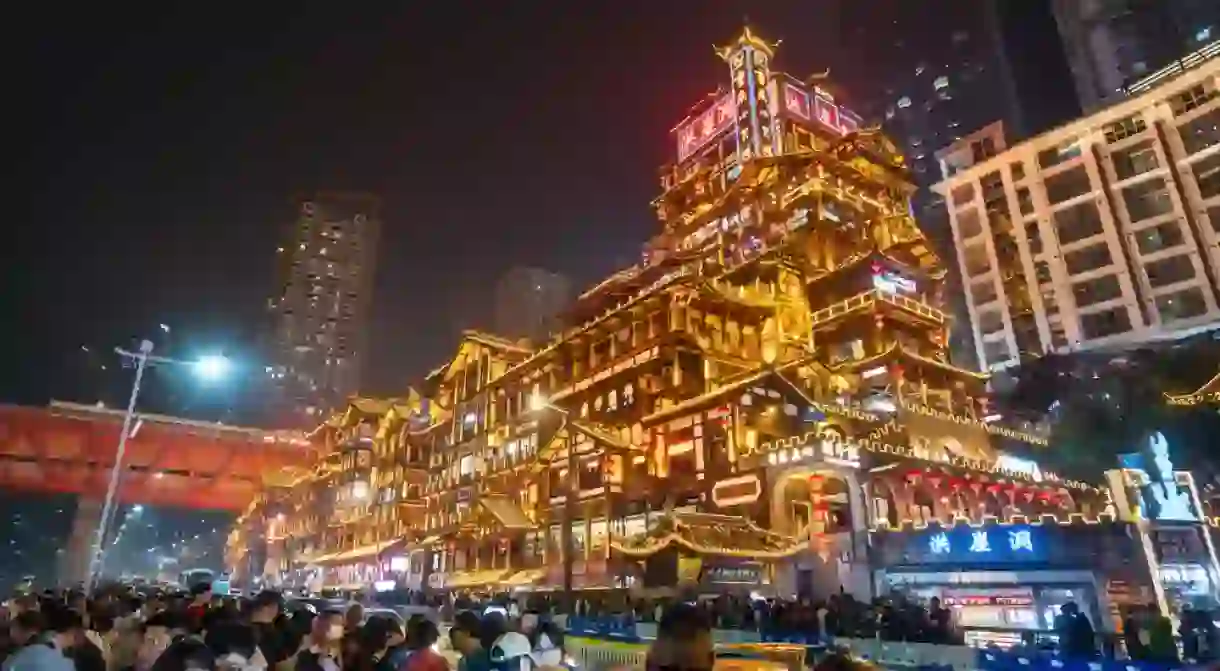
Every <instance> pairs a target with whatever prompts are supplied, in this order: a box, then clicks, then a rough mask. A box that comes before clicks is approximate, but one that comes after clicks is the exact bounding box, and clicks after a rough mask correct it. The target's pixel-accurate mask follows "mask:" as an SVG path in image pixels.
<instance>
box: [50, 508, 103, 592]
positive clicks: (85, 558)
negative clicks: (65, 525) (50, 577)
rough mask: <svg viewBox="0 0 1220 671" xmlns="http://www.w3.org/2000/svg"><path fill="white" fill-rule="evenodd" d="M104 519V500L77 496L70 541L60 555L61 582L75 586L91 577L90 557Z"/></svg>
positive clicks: (61, 583) (59, 573) (69, 536)
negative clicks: (99, 525) (98, 529)
mask: <svg viewBox="0 0 1220 671" xmlns="http://www.w3.org/2000/svg"><path fill="white" fill-rule="evenodd" d="M101 519H102V500H101V499H100V498H96V499H95V498H89V497H87V496H80V497H77V500H76V513H75V515H74V516H73V518H72V530H71V531H70V532H69V534H68V542H67V544H66V545H65V547H64V551H63V552H62V553H60V555H59V572H58V576H59V584H60V585H63V586H74V585H78V584H81V583H84V582H85V581H86V580H88V579H89V558H90V556H91V553H92V552H93V541H94V540H96V534H97V525H98V522H99V521H101Z"/></svg>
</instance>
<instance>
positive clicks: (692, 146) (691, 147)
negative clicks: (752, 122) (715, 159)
mask: <svg viewBox="0 0 1220 671" xmlns="http://www.w3.org/2000/svg"><path fill="white" fill-rule="evenodd" d="M735 118H737V108H736V107H735V106H734V105H733V96H731V95H726V96H724V97H723V98H721V99H720V100H718V101H716V104H715V105H712V106H711V107H710V108H708V109H707V110H706V111H704V112H703V113H702V114H700V115H699V116H697V117H695V118H694V119H691V120H690V121H688V122H686V124H684V125H682V126H679V127H678V129H677V131H676V132H677V134H678V160H679V161H685V160H686V158H687V157H688V156H690V155H691V154H693V153H695V152H696V151H698V150H699V149H700V148H701V147H703V145H705V144H707V143H708V142H709V141H711V140H712V138H714V137H716V136H717V135H720V134H721V133H722V132H724V131H726V130H728V128H729V127H730V126H732V125H733V120H734V119H735Z"/></svg>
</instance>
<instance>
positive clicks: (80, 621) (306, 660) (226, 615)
mask: <svg viewBox="0 0 1220 671" xmlns="http://www.w3.org/2000/svg"><path fill="white" fill-rule="evenodd" d="M2 617H4V618H5V619H6V622H5V624H6V626H5V627H3V630H2V631H3V636H2V640H0V655H3V660H4V661H3V664H2V669H3V671H73V670H75V671H187V670H192V671H195V670H198V671H210V670H216V669H226V670H239V669H242V670H244V669H279V670H281V671H287V670H289V669H297V670H299V671H339V670H343V671H349V670H350V671H445V670H446V669H447V668H448V663H447V662H446V661H445V659H444V658H443V657H441V656H440V655H439V654H438V653H437V652H436V651H435V650H434V649H433V646H434V644H435V643H436V641H437V637H438V630H437V625H436V623H434V622H432V621H430V620H428V619H427V618H425V617H422V616H421V617H415V618H411V619H410V620H408V621H407V622H406V624H405V626H404V625H403V624H402V623H401V622H400V621H399V620H398V619H396V618H393V617H388V616H379V615H373V616H370V617H365V613H364V612H363V609H362V607H361V606H359V605H358V604H353V605H352V606H350V607H348V608H346V609H343V610H327V611H323V612H312V611H311V610H309V609H299V610H297V611H295V612H293V613H292V614H291V615H289V614H288V613H287V612H285V609H284V602H283V599H282V597H281V596H280V594H279V593H277V592H271V591H267V592H262V593H259V594H257V595H255V596H254V597H252V598H248V599H234V598H227V597H218V596H214V595H213V594H212V592H211V587H210V586H208V585H199V586H196V587H194V588H193V589H192V590H190V592H189V593H185V594H168V595H153V596H149V597H137V596H133V595H131V594H129V593H121V592H113V591H112V592H102V593H99V594H96V595H94V596H93V597H91V598H86V596H85V595H84V594H82V593H79V592H53V591H47V592H43V593H41V594H27V595H23V596H20V597H17V598H14V599H12V600H10V601H9V602H8V604H7V606H6V607H5V609H4V612H3V614H2Z"/></svg>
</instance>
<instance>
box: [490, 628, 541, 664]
mask: <svg viewBox="0 0 1220 671" xmlns="http://www.w3.org/2000/svg"><path fill="white" fill-rule="evenodd" d="M533 652H534V649H533V646H531V645H530V640H529V639H528V638H526V636H525V634H522V633H520V632H516V631H509V632H505V633H503V634H500V637H499V638H497V639H496V640H495V642H494V643H492V644H491V650H489V651H488V657H489V658H490V659H491V668H492V669H493V671H531V670H532V669H533V668H534V667H535V666H538V665H539V664H538V660H536V659H534V655H533Z"/></svg>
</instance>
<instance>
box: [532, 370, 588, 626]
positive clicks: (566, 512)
mask: <svg viewBox="0 0 1220 671" xmlns="http://www.w3.org/2000/svg"><path fill="white" fill-rule="evenodd" d="M530 409H531V410H533V411H534V412H541V411H543V410H551V411H554V412H557V413H559V415H560V417H562V418H563V421H562V422H561V423H560V425H559V428H558V429H556V431H559V430H561V429H563V428H564V426H566V425H567V423H568V419H569V415H568V411H567V410H564V409H563V408H560V407H557V406H554V405H552V404H550V403H549V402H547V400H546V399H545V398H543V397H542V396H540V395H538V394H533V395H532V396H530ZM566 449H567V455H568V482H567V484H568V491H567V493H566V494H565V495H564V497H563V526H562V527H561V528H560V532H559V538H560V543H561V544H562V545H563V601H564V609H565V612H566V613H567V614H568V616H569V617H571V616H573V615H575V614H576V603H575V601H576V598H575V595H574V594H573V593H572V565H573V563H574V561H575V559H576V556H575V555H576V548H574V547H573V545H574V543H573V542H572V520H573V518H575V517H576V514H575V511H576V496H577V491H578V489H579V487H578V485H577V479H576V448H575V446H573V445H572V441H571V440H569V441H567V446H566Z"/></svg>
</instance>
